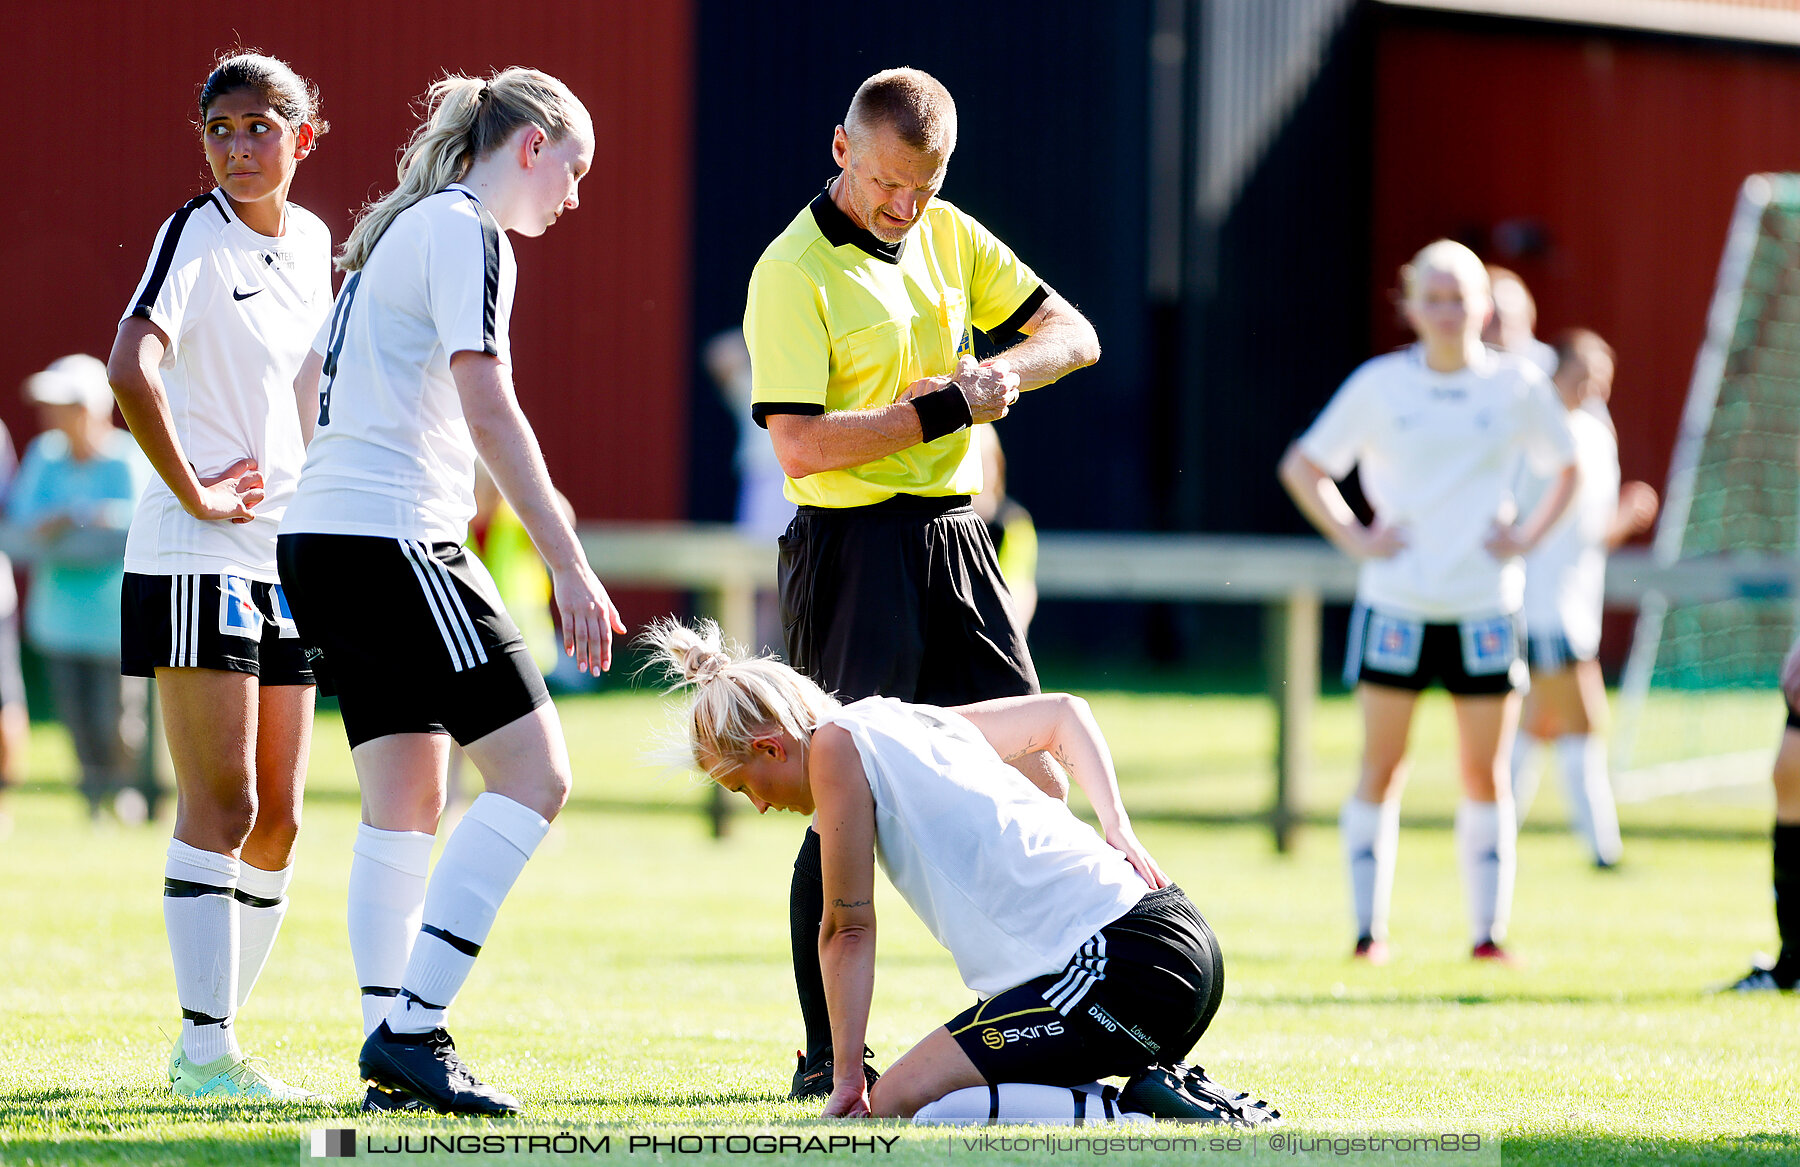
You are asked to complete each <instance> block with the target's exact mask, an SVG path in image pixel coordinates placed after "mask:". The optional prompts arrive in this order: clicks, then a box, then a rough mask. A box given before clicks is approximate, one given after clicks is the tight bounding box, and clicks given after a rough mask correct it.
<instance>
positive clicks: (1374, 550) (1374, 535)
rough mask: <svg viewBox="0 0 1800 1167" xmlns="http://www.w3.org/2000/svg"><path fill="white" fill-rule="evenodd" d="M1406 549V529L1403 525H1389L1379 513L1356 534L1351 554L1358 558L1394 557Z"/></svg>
mask: <svg viewBox="0 0 1800 1167" xmlns="http://www.w3.org/2000/svg"><path fill="white" fill-rule="evenodd" d="M1405 549H1406V531H1405V530H1404V529H1403V528H1401V527H1390V526H1388V525H1387V524H1386V523H1385V522H1383V521H1382V520H1381V517H1380V516H1379V515H1377V516H1376V518H1375V521H1374V522H1372V523H1370V524H1369V525H1368V526H1366V527H1364V528H1363V529H1362V531H1361V533H1360V534H1358V535H1357V536H1356V542H1355V543H1354V544H1353V545H1352V546H1351V547H1350V554H1351V555H1354V556H1355V557H1356V558H1358V559H1392V558H1393V557H1394V556H1396V555H1398V554H1400V552H1402V551H1404V550H1405Z"/></svg>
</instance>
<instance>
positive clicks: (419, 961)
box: [387, 791, 550, 1033]
mask: <svg viewBox="0 0 1800 1167" xmlns="http://www.w3.org/2000/svg"><path fill="white" fill-rule="evenodd" d="M549 829H550V824H549V823H548V822H547V821H545V819H544V817H543V816H542V815H540V814H538V813H537V812H536V811H534V810H532V809H531V808H530V807H528V806H525V805H523V804H521V803H517V802H514V801H513V800H512V799H510V798H507V797H505V796H504V795H499V794H495V793H493V792H492V791H489V792H487V793H485V794H482V795H480V796H478V797H477V798H476V799H475V801H474V802H472V803H470V804H469V809H468V811H467V812H466V813H464V815H463V817H462V822H460V823H458V824H457V825H456V830H455V832H453V833H452V834H451V836H450V841H449V842H448V843H445V844H444V854H443V855H442V856H441V857H440V858H439V859H438V864H437V870H435V871H433V872H432V873H431V883H430V886H429V887H428V888H427V889H426V891H425V913H424V917H423V920H422V922H421V923H420V925H419V933H418V936H417V937H416V938H415V939H414V941H413V948H412V955H411V956H410V957H409V958H408V959H407V962H406V975H405V976H404V977H402V978H401V981H400V997H399V999H398V1000H397V1001H396V1002H395V1003H394V1007H393V1009H392V1010H391V1011H390V1012H389V1013H388V1016H387V1024H388V1028H389V1029H391V1030H393V1031H394V1032H395V1033H428V1032H430V1031H431V1030H433V1029H437V1028H439V1027H440V1026H442V1025H443V1024H444V1013H445V1011H446V1010H448V1009H449V1008H450V1006H451V1004H452V1003H453V1002H454V1001H455V1000H456V994H457V992H458V991H459V990H461V988H462V986H463V982H464V981H465V980H467V979H468V977H469V970H470V969H472V968H473V967H475V958H476V956H478V955H480V953H481V946H482V945H483V944H485V943H487V935H488V929H490V928H492V927H493V926H494V916H495V914H496V913H497V912H498V911H499V910H500V904H501V902H502V901H503V900H505V899H506V893H507V892H509V891H511V890H512V885H513V883H514V882H515V881H516V880H517V879H518V878H519V873H520V872H521V871H523V870H525V861H526V860H528V859H530V858H531V853H532V852H533V851H535V850H537V845H538V844H539V843H540V842H542V841H543V838H544V835H545V833H546V832H547V831H549Z"/></svg>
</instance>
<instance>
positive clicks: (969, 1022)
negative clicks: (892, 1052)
mask: <svg viewBox="0 0 1800 1167" xmlns="http://www.w3.org/2000/svg"><path fill="white" fill-rule="evenodd" d="M1224 992H1225V962H1224V960H1223V958H1222V957H1221V956H1220V955H1219V942H1218V940H1217V939H1215V938H1214V936H1213V934H1212V929H1210V928H1208V927H1207V926H1206V921H1205V920H1203V919H1201V918H1200V913H1199V912H1198V911H1196V910H1195V908H1194V905H1193V904H1192V903H1191V902H1190V901H1189V900H1188V898H1187V896H1186V895H1185V894H1183V893H1182V891H1181V889H1180V888H1178V887H1176V886H1174V885H1173V884H1171V885H1170V886H1168V887H1165V888H1162V889H1161V890H1159V891H1153V892H1150V893H1149V894H1148V895H1146V896H1145V897H1144V898H1143V899H1142V900H1140V901H1138V903H1137V905H1136V906H1135V907H1133V908H1132V909H1131V910H1130V911H1129V912H1126V913H1125V914H1124V915H1123V916H1120V917H1119V918H1118V919H1117V920H1114V921H1113V922H1112V923H1110V924H1108V925H1107V926H1106V927H1104V928H1102V929H1100V930H1099V931H1098V932H1096V933H1094V935H1093V936H1092V937H1090V938H1089V939H1088V941H1087V942H1086V943H1085V944H1083V945H1082V946H1081V948H1080V950H1078V951H1077V952H1076V953H1075V955H1074V956H1073V957H1071V958H1070V960H1069V964H1068V967H1067V968H1065V969H1063V970H1062V971H1061V972H1054V973H1049V974H1047V975H1045V976H1041V977H1037V978H1036V979H1034V980H1030V981H1027V982H1025V983H1024V984H1022V985H1017V986H1015V987H1013V988H1010V989H1008V990H1006V991H1005V992H1004V993H998V994H996V995H994V996H992V997H989V998H988V999H987V1000H985V1001H983V1002H981V1004H979V1005H977V1006H975V1007H974V1008H972V1009H968V1010H966V1011H964V1012H962V1013H959V1014H958V1015H957V1016H956V1017H955V1018H953V1019H952V1020H951V1021H950V1022H949V1023H948V1025H947V1026H946V1028H948V1029H949V1030H950V1036H951V1037H953V1038H955V1039H956V1044H957V1045H958V1046H960V1047H961V1048H962V1051H963V1052H964V1053H965V1054H967V1055H968V1056H969V1060H970V1061H971V1062H974V1063H975V1068H976V1069H977V1070H980V1071H981V1076H982V1077H983V1078H985V1079H987V1080H988V1081H989V1082H990V1083H996V1082H1038V1083H1042V1084H1044V1085H1047V1086H1078V1085H1080V1084H1082V1083H1084V1082H1092V1081H1093V1080H1094V1079H1096V1078H1105V1077H1111V1076H1113V1075H1130V1074H1135V1073H1137V1072H1138V1071H1139V1070H1142V1069H1143V1068H1144V1067H1146V1066H1148V1065H1150V1064H1151V1063H1152V1062H1161V1063H1165V1064H1166V1063H1172V1062H1178V1061H1180V1060H1182V1059H1183V1058H1184V1057H1186V1056H1187V1053H1188V1051H1189V1050H1191V1049H1193V1048H1194V1043H1195V1042H1197V1041H1199V1040H1200V1035H1201V1034H1202V1033H1204V1032H1206V1027H1207V1026H1208V1025H1210V1024H1211V1023H1212V1019H1213V1014H1214V1013H1217V1012H1218V1010H1219V999H1220V997H1221V996H1223V995H1224Z"/></svg>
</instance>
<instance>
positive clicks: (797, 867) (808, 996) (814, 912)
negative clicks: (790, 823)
mask: <svg viewBox="0 0 1800 1167" xmlns="http://www.w3.org/2000/svg"><path fill="white" fill-rule="evenodd" d="M824 918H825V875H824V867H823V866H822V864H821V862H820V858H819V832H817V831H815V830H813V829H812V828H811V827H807V828H806V838H804V839H803V840H801V842H800V853H799V854H798V855H796V856H794V878H793V882H791V883H790V884H788V949H789V952H790V954H791V955H792V957H793V961H794V991H795V992H796V993H798V994H799V997H800V1020H801V1023H802V1024H804V1025H805V1026H806V1057H807V1060H808V1061H809V1062H812V1061H816V1060H817V1059H819V1058H828V1057H830V1056H831V1012H830V1010H829V1009H828V1008H827V1006H826V1004H825V974H824V972H823V971H822V970H821V969H820V967H819V922H820V921H821V920H823V919H824Z"/></svg>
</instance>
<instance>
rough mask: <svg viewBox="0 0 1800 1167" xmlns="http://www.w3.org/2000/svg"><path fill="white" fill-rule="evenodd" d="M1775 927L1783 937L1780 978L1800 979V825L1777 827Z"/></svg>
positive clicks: (1777, 974) (1779, 961)
mask: <svg viewBox="0 0 1800 1167" xmlns="http://www.w3.org/2000/svg"><path fill="white" fill-rule="evenodd" d="M1775 928H1776V930H1777V931H1778V932H1779V933H1780V934H1781V958H1780V959H1779V960H1777V961H1776V963H1775V976H1776V979H1778V980H1783V981H1792V980H1794V979H1796V978H1800V823H1776V824H1775Z"/></svg>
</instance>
